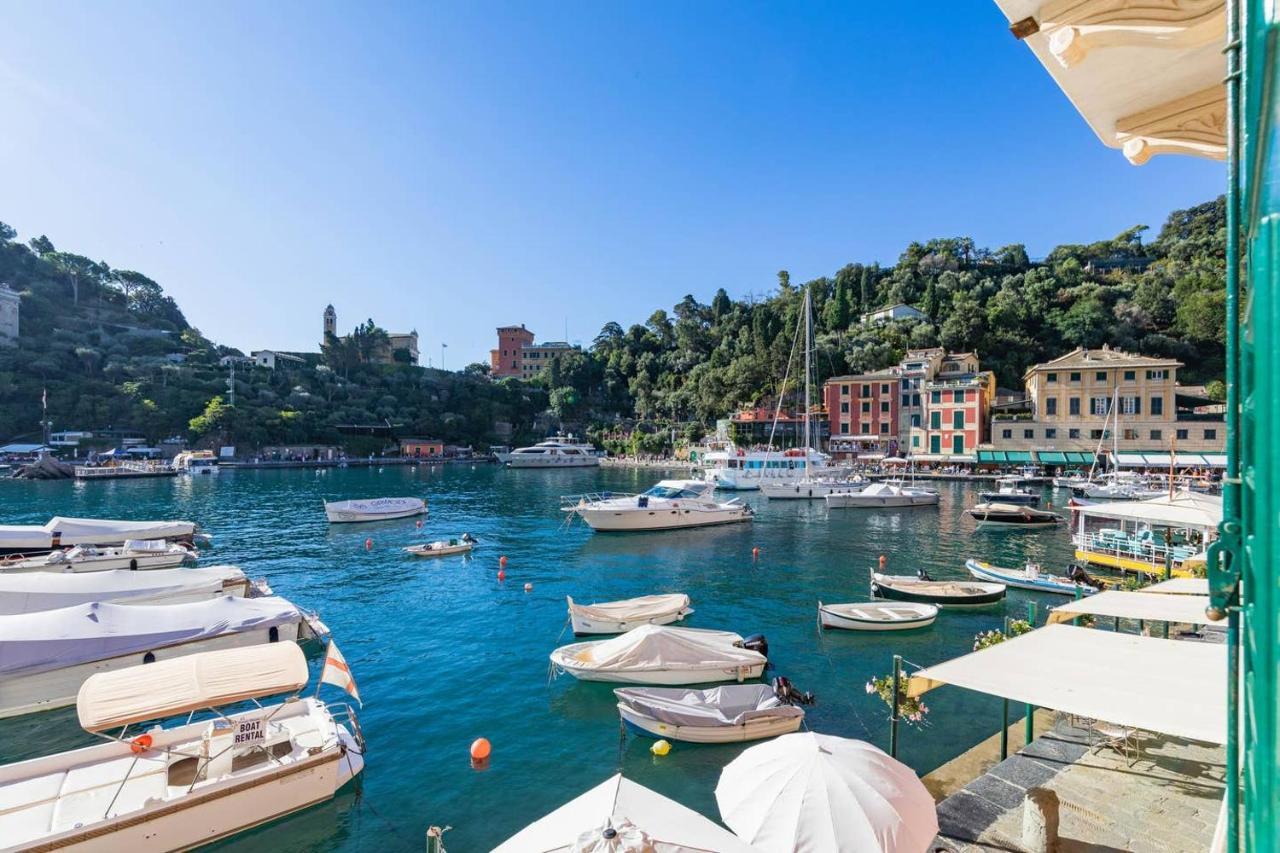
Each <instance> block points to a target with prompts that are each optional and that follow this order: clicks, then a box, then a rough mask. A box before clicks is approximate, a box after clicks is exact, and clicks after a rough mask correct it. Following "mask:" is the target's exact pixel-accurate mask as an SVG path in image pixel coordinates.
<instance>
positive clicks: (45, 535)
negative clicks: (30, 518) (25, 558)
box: [0, 524, 53, 552]
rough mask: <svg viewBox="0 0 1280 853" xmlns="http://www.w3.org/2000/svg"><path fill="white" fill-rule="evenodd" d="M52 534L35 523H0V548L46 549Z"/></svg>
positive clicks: (48, 547)
mask: <svg viewBox="0 0 1280 853" xmlns="http://www.w3.org/2000/svg"><path fill="white" fill-rule="evenodd" d="M52 547H53V534H51V533H50V532H49V531H48V530H45V529H44V528H43V527H41V526H39V525H36V524H0V548H3V549H4V550H6V551H19V552H21V551H47V550H49V549H50V548H52Z"/></svg>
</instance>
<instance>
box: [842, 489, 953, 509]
mask: <svg viewBox="0 0 1280 853" xmlns="http://www.w3.org/2000/svg"><path fill="white" fill-rule="evenodd" d="M826 500H827V506H828V507H830V508H831V509H892V508H895V507H913V506H937V505H938V496H937V495H860V494H856V493H853V494H830V495H827V497H826Z"/></svg>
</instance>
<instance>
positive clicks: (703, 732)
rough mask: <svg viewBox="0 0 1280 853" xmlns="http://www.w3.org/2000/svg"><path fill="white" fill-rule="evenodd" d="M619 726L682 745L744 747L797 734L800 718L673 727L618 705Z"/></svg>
mask: <svg viewBox="0 0 1280 853" xmlns="http://www.w3.org/2000/svg"><path fill="white" fill-rule="evenodd" d="M618 714H619V715H621V717H622V722H623V723H625V724H626V726H627V727H628V728H629V729H631V730H632V731H635V732H638V733H640V734H642V735H646V736H648V737H655V738H665V739H667V740H678V741H684V742H685V743H744V742H746V741H752V740H760V739H762V738H768V737H777V736H778V735H785V734H790V733H791V732H795V731H799V730H800V726H801V724H803V723H804V717H773V718H764V719H756V720H748V721H747V722H746V723H744V724H742V725H736V726H673V725H671V724H670V723H664V722H662V721H660V720H655V719H653V718H652V717H648V716H645V715H644V714H638V713H636V711H635V710H634V709H632V708H628V707H627V706H626V705H625V704H623V703H621V702H619V703H618Z"/></svg>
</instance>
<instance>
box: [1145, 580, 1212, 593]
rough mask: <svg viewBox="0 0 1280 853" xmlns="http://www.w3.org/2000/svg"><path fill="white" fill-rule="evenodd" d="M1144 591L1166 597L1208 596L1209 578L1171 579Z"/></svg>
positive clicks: (1148, 587)
mask: <svg viewBox="0 0 1280 853" xmlns="http://www.w3.org/2000/svg"><path fill="white" fill-rule="evenodd" d="M1142 591H1143V592H1160V593H1164V594H1165V595H1208V594H1209V581H1208V579H1207V578H1169V580H1167V581H1160V583H1153V584H1152V585H1151V586H1147V587H1143V588H1142Z"/></svg>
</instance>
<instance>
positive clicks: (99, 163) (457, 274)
mask: <svg viewBox="0 0 1280 853" xmlns="http://www.w3.org/2000/svg"><path fill="white" fill-rule="evenodd" d="M0 10H2V12H3V14H2V15H0V17H2V19H3V21H4V23H3V26H0V116H2V119H0V220H2V221H5V222H8V223H9V224H10V225H12V226H14V227H15V228H17V229H18V232H19V234H20V236H21V237H22V238H23V239H26V238H29V237H31V236H34V235H38V234H41V233H44V234H47V235H48V236H49V237H50V239H52V240H53V242H54V244H55V245H56V246H58V247H59V248H62V249H66V250H68V251H76V252H80V253H82V254H86V255H89V256H91V257H93V258H95V259H100V260H105V261H107V262H108V263H110V264H111V265H112V266H116V267H122V268H131V269H137V270H139V271H141V272H144V273H146V274H148V275H150V276H151V277H152V278H155V279H156V280H157V281H159V282H160V283H161V284H162V285H163V286H164V287H165V289H166V290H167V291H168V292H169V293H170V294H171V295H173V296H174V297H175V298H176V299H177V300H178V303H179V304H180V305H181V307H182V308H183V310H184V311H185V312H186V314H187V317H188V318H189V319H190V320H191V322H192V323H194V324H195V325H197V326H199V327H200V328H201V330H202V331H204V332H205V334H207V335H209V336H210V337H212V338H213V339H215V340H217V341H218V342H220V343H227V344H230V345H233V346H238V347H241V348H242V349H245V350H248V349H251V348H252V349H258V348H263V347H272V348H277V349H295V350H307V349H314V348H315V347H316V346H317V344H318V342H319V339H320V334H321V312H322V311H323V309H324V306H325V304H326V303H329V302H332V303H333V304H334V305H335V307H336V308H337V310H338V323H339V327H340V329H341V330H344V331H345V330H348V329H349V328H350V327H351V326H353V325H354V324H355V323H356V322H358V321H360V320H363V319H364V318H366V317H372V318H374V319H375V320H376V321H377V322H378V323H379V324H380V325H382V326H384V327H387V328H389V329H390V330H392V331H407V330H409V329H411V328H416V329H417V330H418V332H419V334H420V336H421V346H422V355H423V362H424V363H425V362H426V360H427V359H428V358H431V359H432V360H433V361H434V362H435V363H436V365H437V366H438V365H439V360H440V344H441V343H442V342H445V343H448V344H449V350H448V354H447V356H446V358H447V361H446V366H447V367H451V368H456V367H459V366H461V365H462V364H463V363H464V362H467V361H475V360H482V359H484V360H487V353H488V349H489V347H490V346H492V345H493V337H494V335H493V328H494V327H495V326H497V325H505V324H509V323H520V322H523V323H525V324H527V325H528V326H529V328H531V329H533V330H534V331H535V332H536V333H537V335H538V337H539V338H540V339H560V338H563V337H564V334H565V324H566V320H567V322H568V334H569V337H570V339H572V340H582V341H584V342H589V341H590V340H591V338H592V337H594V335H595V334H596V332H597V331H598V330H599V329H600V327H601V326H602V325H603V324H604V323H605V322H606V321H608V320H617V321H619V322H621V323H622V324H623V325H629V324H631V323H635V322H643V321H644V320H645V319H646V318H647V317H648V315H649V314H650V313H651V312H652V311H653V309H655V308H658V307H668V308H669V307H670V306H671V305H672V304H674V303H675V302H676V301H678V300H679V299H680V298H681V297H682V296H683V295H684V294H686V293H692V294H694V296H696V297H697V298H699V299H700V300H702V301H704V302H705V301H708V300H710V298H711V295H712V294H713V293H714V292H715V289H716V288H717V287H724V288H726V289H727V290H728V291H729V293H730V294H731V295H733V296H741V295H744V294H746V293H748V292H757V293H759V292H764V291H767V290H769V289H771V288H772V287H773V286H774V282H775V280H776V279H775V273H776V272H777V271H778V270H779V269H783V268H785V269H788V270H790V271H791V274H792V278H793V280H796V281H803V280H806V279H808V278H812V277H815V276H818V275H824V274H829V273H832V272H834V271H835V270H836V269H838V268H839V267H840V266H842V265H843V264H845V263H847V262H850V261H865V262H869V261H880V262H882V263H893V262H894V261H895V260H896V258H897V256H898V253H899V252H900V251H901V249H902V248H903V247H904V246H905V245H906V243H907V242H909V241H910V240H925V239H928V238H930V237H935V236H955V235H970V236H972V237H973V238H974V239H975V240H976V241H977V242H978V244H979V245H988V246H992V247H995V246H999V245H1003V244H1005V243H1010V242H1024V243H1026V244H1027V246H1028V248H1029V250H1030V252H1031V254H1032V255H1033V256H1035V255H1039V254H1043V253H1044V252H1045V251H1047V250H1048V249H1049V248H1051V247H1052V246H1053V245H1056V244H1057V243H1060V242H1083V241H1092V240H1097V239H1102V238H1106V237H1110V236H1112V235H1114V234H1116V233H1118V232H1119V231H1121V230H1123V229H1125V228H1127V227H1129V226H1131V225H1135V224H1138V223H1144V224H1148V225H1150V226H1152V228H1153V229H1154V228H1158V227H1159V225H1160V224H1161V222H1162V221H1163V219H1164V217H1165V215H1166V214H1167V213H1168V212H1169V211H1170V210H1172V209H1175V208H1178V207H1185V206H1188V205H1191V204H1196V203H1199V202H1201V201H1205V200H1207V199H1209V198H1211V197H1213V196H1215V195H1217V194H1218V193H1219V192H1221V190H1222V186H1223V183H1224V170H1223V168H1222V166H1221V164H1217V163H1211V162H1208V161H1198V160H1191V159H1188V158H1168V157H1157V158H1155V159H1154V160H1153V161H1152V162H1151V163H1150V164H1149V165H1147V166H1144V167H1142V168H1135V167H1132V166H1130V165H1128V164H1127V163H1126V162H1125V160H1124V158H1123V157H1122V156H1121V155H1120V153H1119V152H1117V151H1114V150H1112V149H1108V148H1105V147H1103V146H1102V145H1101V144H1100V143H1099V142H1098V141H1097V139H1096V137H1094V136H1093V134H1092V133H1091V131H1090V130H1089V129H1088V127H1087V126H1086V125H1085V123H1084V122H1083V120H1081V119H1080V118H1079V117H1078V116H1077V114H1076V113H1075V112H1074V110H1073V109H1072V108H1071V106H1070V105H1069V104H1068V103H1067V101H1066V99H1065V98H1064V97H1063V96H1062V94H1061V93H1060V91H1059V90H1058V89H1057V88H1056V87H1055V86H1054V85H1053V84H1052V82H1051V81H1050V78H1049V76H1048V74H1047V73H1046V72H1045V71H1044V70H1043V69H1042V68H1041V67H1040V65H1039V64H1038V63H1037V62H1036V60H1035V59H1034V57H1033V56H1032V55H1031V52H1030V51H1029V50H1027V49H1026V48H1025V46H1023V45H1020V44H1018V43H1017V42H1016V41H1015V40H1014V39H1013V38H1012V36H1010V35H1009V33H1008V31H1007V28H1006V27H1007V22H1006V21H1005V20H1004V18H1003V16H1002V15H1001V14H1000V12H999V11H998V10H997V8H996V6H995V4H994V3H992V2H989V0H934V2H930V1H929V0H925V2H922V3H914V4H910V5H909V8H908V7H905V6H901V5H899V4H897V3H885V2H865V1H864V0H856V2H841V3H803V4H790V3H763V2H761V3H753V2H724V3H713V2H697V3H688V2H650V0H646V2H627V3H624V2H619V0H609V2H598V0H584V2H570V0H556V2H551V0H546V2H536V1H535V0H523V2H517V3H510V4H499V3H490V2H475V0H467V2H463V0H456V2H429V3H426V2H424V3H406V4H392V3H372V4H350V3H341V4H339V3H335V2H307V3H287V2H277V1H276V0H273V2H270V3H249V2H234V0H233V2H218V3H213V2H203V3H202V2H191V3H169V2H147V3H133V2H121V0H111V2H98V0H93V1H92V2H65V0H59V2H55V3H24V2H15V0H10V1H9V2H5V3H3V5H2V6H0Z"/></svg>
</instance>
